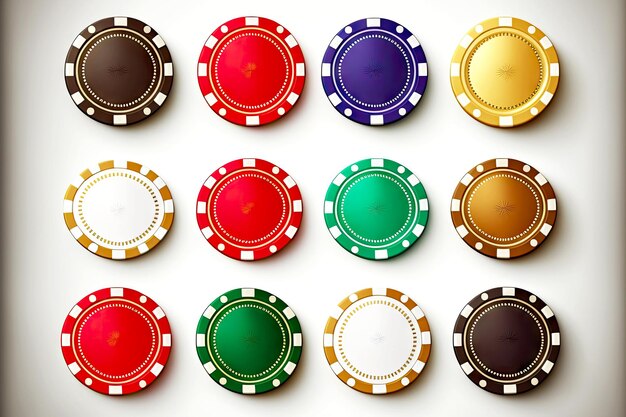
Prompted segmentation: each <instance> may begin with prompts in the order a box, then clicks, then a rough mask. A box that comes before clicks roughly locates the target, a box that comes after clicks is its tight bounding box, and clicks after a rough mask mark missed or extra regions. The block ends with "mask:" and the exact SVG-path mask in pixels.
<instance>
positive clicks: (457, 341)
mask: <svg viewBox="0 0 626 417" xmlns="http://www.w3.org/2000/svg"><path fill="white" fill-rule="evenodd" d="M453 340H454V342H453V344H454V347H461V346H463V335H462V334H461V333H454V336H453Z"/></svg>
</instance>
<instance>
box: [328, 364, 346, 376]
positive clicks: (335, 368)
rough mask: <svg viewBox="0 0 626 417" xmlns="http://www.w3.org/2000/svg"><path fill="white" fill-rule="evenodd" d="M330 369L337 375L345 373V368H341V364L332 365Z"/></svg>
mask: <svg viewBox="0 0 626 417" xmlns="http://www.w3.org/2000/svg"><path fill="white" fill-rule="evenodd" d="M330 369H332V370H333V372H334V373H335V374H336V375H339V374H340V373H341V372H343V368H342V367H341V365H340V364H339V362H335V363H333V364H331V365H330Z"/></svg>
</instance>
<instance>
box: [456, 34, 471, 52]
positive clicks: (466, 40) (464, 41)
mask: <svg viewBox="0 0 626 417" xmlns="http://www.w3.org/2000/svg"><path fill="white" fill-rule="evenodd" d="M473 40H474V38H472V37H471V36H470V35H465V36H463V39H461V42H459V45H460V46H461V47H462V48H463V49H467V47H468V46H469V44H470V43H472V41H473Z"/></svg>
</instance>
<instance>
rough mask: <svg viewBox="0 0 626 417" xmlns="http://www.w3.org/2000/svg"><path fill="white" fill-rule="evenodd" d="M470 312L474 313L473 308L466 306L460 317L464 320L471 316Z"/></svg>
mask: <svg viewBox="0 0 626 417" xmlns="http://www.w3.org/2000/svg"><path fill="white" fill-rule="evenodd" d="M472 311H474V308H473V307H472V306H471V305H469V304H466V305H465V307H463V310H462V311H461V315H462V316H463V317H465V318H468V317H469V315H470V314H472Z"/></svg>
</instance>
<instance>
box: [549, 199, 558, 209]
mask: <svg viewBox="0 0 626 417" xmlns="http://www.w3.org/2000/svg"><path fill="white" fill-rule="evenodd" d="M555 210H556V198H551V199H549V200H548V211H555Z"/></svg>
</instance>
